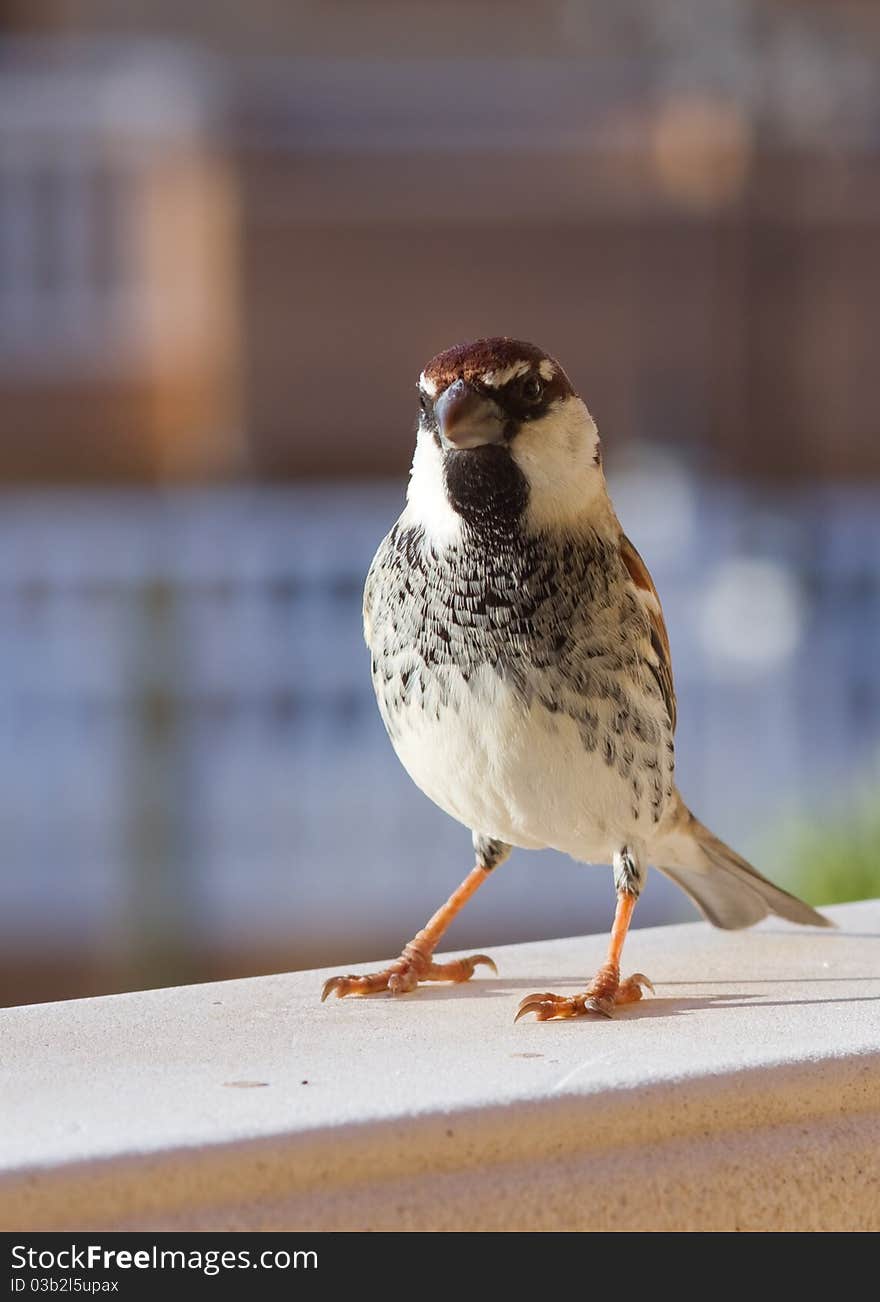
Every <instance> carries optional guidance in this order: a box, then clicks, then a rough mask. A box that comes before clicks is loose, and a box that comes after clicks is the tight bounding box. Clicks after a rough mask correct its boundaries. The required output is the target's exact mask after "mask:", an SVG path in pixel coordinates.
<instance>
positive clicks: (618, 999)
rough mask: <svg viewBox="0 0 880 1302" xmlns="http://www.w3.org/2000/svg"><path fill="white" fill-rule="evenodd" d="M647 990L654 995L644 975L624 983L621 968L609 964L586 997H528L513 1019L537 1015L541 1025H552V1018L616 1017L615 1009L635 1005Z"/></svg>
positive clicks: (589, 987)
mask: <svg viewBox="0 0 880 1302" xmlns="http://www.w3.org/2000/svg"><path fill="white" fill-rule="evenodd" d="M645 990H650V992H651V994H653V993H654V987H653V986H652V985H651V982H650V981H649V980H648V978H647V977H646V976H644V975H643V974H642V973H641V972H635V973H634V974H633V975H632V976H631V977H627V979H626V980H625V981H621V979H620V973H619V971H618V969H617V968H616V967H614V966H613V965H611V964H606V965H605V967H602V968H600V969H599V971H598V972H597V973H596V975H595V977H594V978H593V980H592V981H591V982H590V985H589V986H588V988H587V989H586V990H585V991H584V993H583V994H582V995H572V996H571V997H570V998H565V997H564V996H563V995H551V994H543V995H541V994H537V995H527V996H526V998H525V999H524V1000H523V1001H522V1003H521V1004H520V1006H519V1010H518V1011H517V1014H516V1017H515V1018H514V1019H513V1020H514V1021H515V1022H518V1021H519V1019H520V1018H521V1017H525V1016H526V1014H527V1013H534V1014H535V1016H536V1017H537V1019H538V1021H539V1022H549V1021H550V1019H551V1018H552V1017H558V1018H567V1017H584V1016H585V1015H586V1014H587V1013H599V1014H600V1016H602V1017H613V1016H614V1010H615V1008H617V1007H618V1006H619V1005H620V1004H634V1003H635V1002H636V1001H637V1000H638V999H641V997H642V993H643V991H645Z"/></svg>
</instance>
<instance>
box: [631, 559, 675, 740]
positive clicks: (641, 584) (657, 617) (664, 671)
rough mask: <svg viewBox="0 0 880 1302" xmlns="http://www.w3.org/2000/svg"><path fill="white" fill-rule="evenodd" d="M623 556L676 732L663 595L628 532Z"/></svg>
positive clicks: (651, 665)
mask: <svg viewBox="0 0 880 1302" xmlns="http://www.w3.org/2000/svg"><path fill="white" fill-rule="evenodd" d="M620 559H621V560H622V561H623V564H624V566H625V567H626V571H627V573H628V574H629V577H630V579H631V580H632V583H633V587H634V588H635V590H636V597H637V599H638V601H639V603H640V605H641V607H642V609H643V610H644V612H645V614H646V616H647V618H648V629H649V632H650V639H651V653H650V654H649V655H646V657H645V660H646V663H647V665H648V668H649V669H650V670H651V672H652V674H653V675H654V677H655V678H656V680H657V685H658V686H659V688H660V693H661V695H662V697H663V703H664V704H665V706H666V712H667V714H668V715H669V722H670V724H671V726H672V730H673V732H674V731H675V722H676V705H675V684H674V682H673V679H672V654H671V652H670V649H669V634H668V633H667V631H666V622H665V620H664V619H663V607H662V606H661V605H660V597H659V596H658V594H657V589H656V588H655V587H654V580H653V579H652V578H651V575H650V574H649V572H648V567H647V565H646V564H645V562H644V561H643V560H642V558H641V556H640V555H639V553H638V552H637V551H636V549H635V547H633V545H632V543H631V542H630V540H629V539H628V538H627V536H626V534H621V535H620Z"/></svg>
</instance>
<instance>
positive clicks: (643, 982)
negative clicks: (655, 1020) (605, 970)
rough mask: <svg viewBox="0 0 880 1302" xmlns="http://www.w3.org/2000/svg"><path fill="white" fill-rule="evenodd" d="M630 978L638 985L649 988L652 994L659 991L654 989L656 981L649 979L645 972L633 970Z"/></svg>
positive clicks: (644, 988) (645, 988)
mask: <svg viewBox="0 0 880 1302" xmlns="http://www.w3.org/2000/svg"><path fill="white" fill-rule="evenodd" d="M629 980H630V981H634V982H635V983H636V985H638V986H641V987H642V989H643V990H649V991H650V992H651V994H652V995H655V994H656V993H657V991H656V990H655V989H654V982H653V981H649V980H648V978H647V977H646V976H645V974H644V972H633V974H632V976H631V977H630V978H629Z"/></svg>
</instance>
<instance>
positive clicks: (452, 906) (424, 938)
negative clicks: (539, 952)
mask: <svg viewBox="0 0 880 1302" xmlns="http://www.w3.org/2000/svg"><path fill="white" fill-rule="evenodd" d="M474 849H475V850H476V852H477V863H476V865H475V866H474V867H473V868H472V869H471V871H470V872H469V873H468V875H467V877H465V879H464V881H463V882H462V884H461V885H460V886H459V888H458V890H457V891H454V892H453V893H452V895H450V897H449V899H448V900H447V901H446V903H445V904H444V905H443V906H442V907H441V908H439V909H438V910H437V912H436V913H435V914H434V916H433V917H432V918H431V920H430V921H429V922H428V923H427V924H426V926H424V927H423V928H422V930H421V931H420V932H419V933H418V934H417V935H416V936H414V937H413V939H412V940H411V941H410V942H409V944H408V945H405V946H404V948H403V952H402V953H401V955H400V958H398V959H395V960H394V962H393V963H391V964H389V966H388V967H386V968H383V969H382V970H381V971H380V972H370V973H368V974H367V975H365V976H335V977H330V979H329V981H325V983H324V989H323V991H322V994H321V1002H322V1003H323V1002H324V1000H325V999H326V998H327V996H328V995H330V994H333V993H334V991H335V993H336V995H337V996H338V997H339V998H340V999H343V998H344V997H345V996H346V995H372V994H376V993H378V992H379V991H381V990H387V991H388V992H389V993H390V994H392V995H404V994H406V993H407V992H408V991H410V990H415V988H416V986H417V985H418V984H419V982H420V981H455V982H460V981H468V980H469V979H470V978H471V977H472V976H473V974H474V968H476V967H478V966H479V965H480V964H481V963H484V964H485V965H486V966H487V967H490V968H491V969H492V971H493V972H497V968H496V967H495V964H494V963H493V961H492V959H491V958H489V956H488V955H487V954H471V955H470V957H468V958H457V959H452V960H450V961H449V962H447V963H435V962H434V950H435V949H436V948H437V945H438V943H439V941H440V938H441V936H442V935H443V933H444V932H445V931H446V929H447V927H448V926H449V924H450V922H452V919H453V918H454V917H455V915H456V914H457V913H460V912H461V910H462V909H463V908H464V906H465V905H466V904H467V902H468V900H470V899H471V898H472V897H473V896H474V895H476V893H477V891H478V890H479V889H480V887H481V886H482V885H483V882H484V881H486V879H487V878H488V876H489V874H490V873H491V871H492V869H493V868H495V867H496V866H497V865H498V864H499V863H501V862H502V860H503V859H506V858H507V855H508V854H509V853H510V847H509V846H507V845H504V844H503V842H500V841H493V840H490V839H489V838H488V837H481V836H478V835H476V834H475V835H474Z"/></svg>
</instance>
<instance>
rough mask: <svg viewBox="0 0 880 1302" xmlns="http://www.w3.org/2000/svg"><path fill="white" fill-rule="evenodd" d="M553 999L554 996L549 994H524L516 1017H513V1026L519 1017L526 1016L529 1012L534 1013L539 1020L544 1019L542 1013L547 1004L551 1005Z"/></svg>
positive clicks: (542, 1020)
mask: <svg viewBox="0 0 880 1302" xmlns="http://www.w3.org/2000/svg"><path fill="white" fill-rule="evenodd" d="M554 999H555V996H554V995H550V994H545V995H526V997H525V999H523V1000H522V1001H521V1002H520V1005H519V1008H518V1009H517V1013H516V1017H514V1019H513V1024H514V1026H515V1025H516V1023H517V1022H518V1021H519V1019H520V1018H521V1017H526V1016H527V1015H528V1014H529V1013H536V1014H537V1017H538V1021H539V1022H544V1021H546V1020H547V1018H546V1017H543V1016H542V1013H544V1011H545V1009H546V1008H547V1006H548V1005H550V1006H551V1007H552V1005H553V1001H554Z"/></svg>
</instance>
